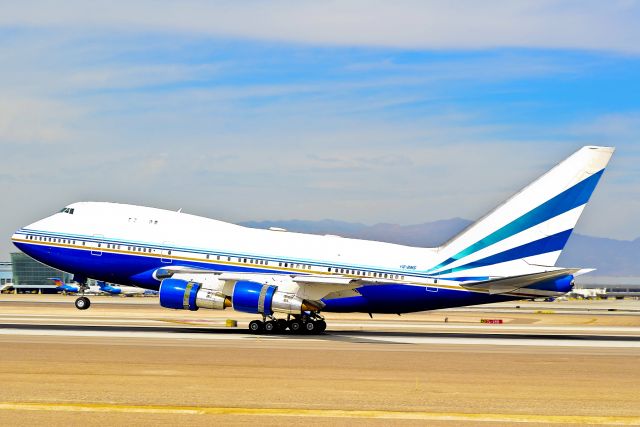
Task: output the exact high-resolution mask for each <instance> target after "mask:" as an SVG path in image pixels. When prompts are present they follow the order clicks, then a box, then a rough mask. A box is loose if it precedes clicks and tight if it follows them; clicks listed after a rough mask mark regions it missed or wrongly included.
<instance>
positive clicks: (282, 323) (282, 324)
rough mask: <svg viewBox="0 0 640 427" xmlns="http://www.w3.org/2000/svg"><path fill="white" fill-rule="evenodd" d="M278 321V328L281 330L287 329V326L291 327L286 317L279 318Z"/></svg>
mask: <svg viewBox="0 0 640 427" xmlns="http://www.w3.org/2000/svg"><path fill="white" fill-rule="evenodd" d="M276 322H278V330H279V331H280V332H284V331H286V330H287V328H288V327H289V322H287V321H286V320H284V319H278V320H276Z"/></svg>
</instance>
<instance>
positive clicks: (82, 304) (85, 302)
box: [75, 296, 91, 310]
mask: <svg viewBox="0 0 640 427" xmlns="http://www.w3.org/2000/svg"><path fill="white" fill-rule="evenodd" d="M75 305H76V308H77V309H78V310H86V309H87V308H89V307H91V301H90V300H89V298H87V297H85V296H82V297H78V298H76V302H75Z"/></svg>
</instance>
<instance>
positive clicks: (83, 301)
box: [75, 282, 91, 310]
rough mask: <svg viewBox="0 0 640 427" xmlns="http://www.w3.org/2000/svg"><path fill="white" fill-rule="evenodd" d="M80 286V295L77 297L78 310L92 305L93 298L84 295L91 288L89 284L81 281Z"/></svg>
mask: <svg viewBox="0 0 640 427" xmlns="http://www.w3.org/2000/svg"><path fill="white" fill-rule="evenodd" d="M78 288H79V289H80V296H79V297H78V298H76V302H75V305H76V308H77V309H78V310H86V309H87V308H89V307H91V300H89V298H87V297H85V296H84V291H86V290H87V289H89V286H87V284H86V283H85V282H79V283H78Z"/></svg>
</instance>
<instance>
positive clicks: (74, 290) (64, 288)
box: [47, 277, 102, 294]
mask: <svg viewBox="0 0 640 427" xmlns="http://www.w3.org/2000/svg"><path fill="white" fill-rule="evenodd" d="M47 280H51V281H53V284H54V285H56V290H57V291H58V292H64V293H68V294H78V293H82V292H83V289H82V286H74V285H72V284H69V283H64V282H63V281H62V279H60V278H58V277H49V278H48V279H47ZM86 291H88V292H89V293H92V294H99V293H101V292H102V291H101V289H100V287H98V286H91V285H89V286H87V287H86V288H85V289H84V292H86Z"/></svg>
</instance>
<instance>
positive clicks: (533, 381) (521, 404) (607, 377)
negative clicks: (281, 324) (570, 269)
mask: <svg viewBox="0 0 640 427" xmlns="http://www.w3.org/2000/svg"><path fill="white" fill-rule="evenodd" d="M72 301H73V298H71V297H62V296H44V295H42V296H22V295H17V296H14V295H2V296H0V348H1V349H2V350H1V351H0V378H2V380H1V381H2V387H1V391H0V425H25V424H28V425H48V426H52V425H69V424H74V423H76V424H77V423H82V424H84V425H113V424H144V425H150V424H154V425H173V424H180V425H210V424H212V423H220V424H223V425H241V424H242V425H243V424H247V423H260V424H261V425H297V424H301V423H313V422H319V423H323V424H331V425H342V424H345V425H347V424H348V425H376V424H377V425H389V424H399V425H425V423H427V424H429V425H478V424H482V425H516V424H517V425H521V424H523V423H524V424H527V425H550V424H553V425H584V424H594V425H640V386H638V384H640V373H639V372H640V370H638V369H637V361H638V360H639V359H638V356H640V349H639V347H640V321H639V319H638V317H640V316H633V315H629V313H634V310H636V309H637V308H638V304H637V302H636V303H635V304H631V305H629V304H627V302H626V301H625V302H623V303H624V304H623V306H615V305H610V306H602V307H601V308H600V309H598V310H597V312H596V313H594V312H593V311H590V309H589V308H588V307H587V306H583V307H562V304H560V305H555V304H552V305H546V306H544V307H543V308H544V310H543V309H540V308H538V307H537V306H534V305H529V306H527V307H523V308H522V310H523V311H518V310H516V309H515V308H513V307H511V308H509V307H502V310H505V312H502V313H501V314H500V316H502V318H503V320H504V322H505V323H504V324H501V325H485V324H481V323H480V319H483V318H485V317H487V316H494V317H495V315H496V313H497V312H496V311H489V310H487V309H485V310H484V311H482V310H478V309H477V308H476V309H473V310H468V311H464V310H450V311H441V312H431V313H420V314H415V315H409V316H403V317H400V318H398V317H397V316H374V319H369V317H368V316H367V315H334V316H331V315H328V316H327V321H328V323H329V332H328V333H325V334H323V335H319V336H300V335H278V336H268V335H262V336H254V335H250V334H248V333H246V332H245V329H244V326H245V325H246V322H248V320H250V319H251V318H252V317H251V316H248V315H239V314H238V313H234V312H215V311H203V310H200V311H198V312H195V313H185V312H181V311H168V310H163V309H160V308H158V307H157V306H156V305H155V304H156V303H157V300H154V299H147V298H106V297H105V299H101V298H95V299H94V305H93V306H92V308H91V309H90V310H88V311H86V312H80V311H77V310H75V308H73V306H72ZM610 304H616V303H615V302H611V303H610ZM550 307H551V308H552V309H550ZM565 308H570V310H568V309H565ZM612 308H613V309H614V310H615V311H609V310H610V309H612ZM525 310H526V311H525ZM551 310H553V311H554V313H550V311H551ZM541 311H544V313H542V312H541ZM536 312H540V313H536ZM569 313H571V314H569ZM227 318H234V319H236V320H238V323H239V328H227V327H225V326H224V324H225V320H226V319H227ZM444 319H446V320H447V321H446V322H445V321H444Z"/></svg>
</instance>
